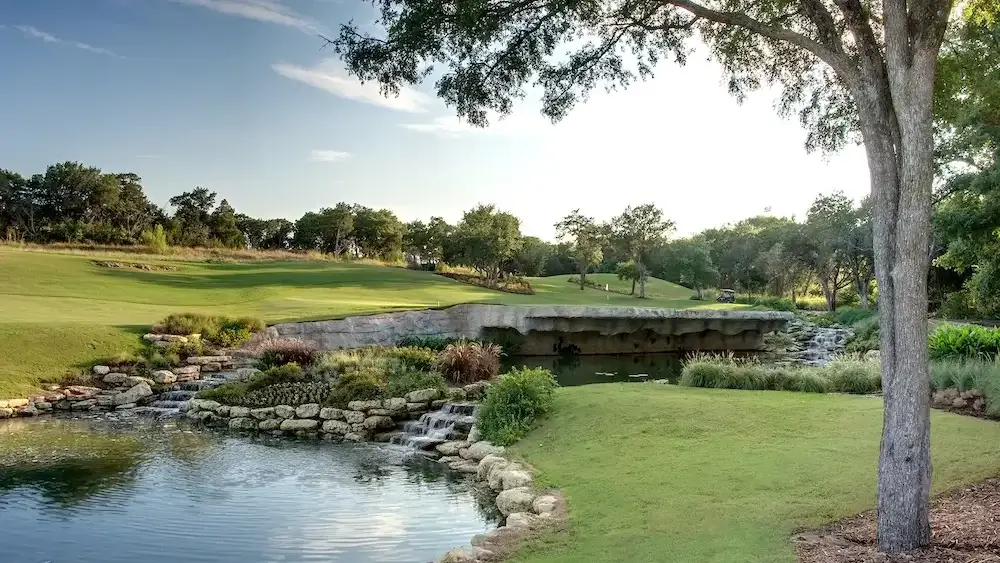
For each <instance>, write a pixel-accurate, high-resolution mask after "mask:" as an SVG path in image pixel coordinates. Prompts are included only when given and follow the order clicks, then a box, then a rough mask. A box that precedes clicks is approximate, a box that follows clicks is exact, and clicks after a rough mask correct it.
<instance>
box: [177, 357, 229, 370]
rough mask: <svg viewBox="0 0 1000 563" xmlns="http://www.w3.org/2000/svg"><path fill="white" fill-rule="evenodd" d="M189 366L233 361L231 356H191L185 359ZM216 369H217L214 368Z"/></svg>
mask: <svg viewBox="0 0 1000 563" xmlns="http://www.w3.org/2000/svg"><path fill="white" fill-rule="evenodd" d="M186 361H187V364H188V365H189V366H204V365H206V364H228V363H230V362H232V361H233V357H232V356H191V357H189V358H188V359H187V360H186ZM216 371H218V370H216Z"/></svg>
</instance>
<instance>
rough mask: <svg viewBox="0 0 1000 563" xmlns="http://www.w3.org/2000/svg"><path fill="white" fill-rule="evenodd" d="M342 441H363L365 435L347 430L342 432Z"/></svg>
mask: <svg viewBox="0 0 1000 563" xmlns="http://www.w3.org/2000/svg"><path fill="white" fill-rule="evenodd" d="M344 441H345V442H364V441H365V436H364V434H361V433H358V432H348V433H347V434H344Z"/></svg>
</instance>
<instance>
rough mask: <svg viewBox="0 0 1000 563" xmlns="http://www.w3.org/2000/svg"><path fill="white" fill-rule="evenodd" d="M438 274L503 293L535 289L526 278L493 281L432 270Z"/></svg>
mask: <svg viewBox="0 0 1000 563" xmlns="http://www.w3.org/2000/svg"><path fill="white" fill-rule="evenodd" d="M434 273H435V274H437V275H439V276H443V277H446V278H451V279H453V280H455V281H460V282H462V283H467V284H470V285H478V286H479V287H485V288H486V289H495V290H497V291H503V292H505V293H517V294H520V295H534V294H535V289H534V288H533V287H531V284H530V283H528V280H525V279H520V278H518V279H505V280H502V281H500V282H494V281H490V280H487V279H486V278H484V277H481V276H473V275H471V274H459V273H455V272H434Z"/></svg>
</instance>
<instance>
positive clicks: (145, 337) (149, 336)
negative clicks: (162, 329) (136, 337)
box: [142, 333, 163, 342]
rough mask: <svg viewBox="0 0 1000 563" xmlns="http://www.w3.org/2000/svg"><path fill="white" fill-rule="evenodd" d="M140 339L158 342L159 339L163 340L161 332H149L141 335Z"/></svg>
mask: <svg viewBox="0 0 1000 563" xmlns="http://www.w3.org/2000/svg"><path fill="white" fill-rule="evenodd" d="M142 339H143V340H145V341H146V342H159V341H161V340H163V335H162V334H151V333H149V334H143V335H142Z"/></svg>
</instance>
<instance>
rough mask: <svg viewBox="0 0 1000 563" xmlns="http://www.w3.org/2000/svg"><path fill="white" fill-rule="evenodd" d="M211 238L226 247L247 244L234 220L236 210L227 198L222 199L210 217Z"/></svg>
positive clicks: (238, 246) (237, 246)
mask: <svg viewBox="0 0 1000 563" xmlns="http://www.w3.org/2000/svg"><path fill="white" fill-rule="evenodd" d="M210 224H211V227H212V238H213V239H214V240H215V241H217V242H218V243H219V244H221V245H222V246H224V247H226V248H240V247H245V246H246V245H247V241H246V238H245V237H244V236H243V231H241V230H240V228H239V226H238V225H237V221H236V210H235V209H233V206H232V205H229V202H228V201H227V200H222V202H220V203H219V206H218V207H216V208H215V211H213V212H212V216H211V218H210Z"/></svg>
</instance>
